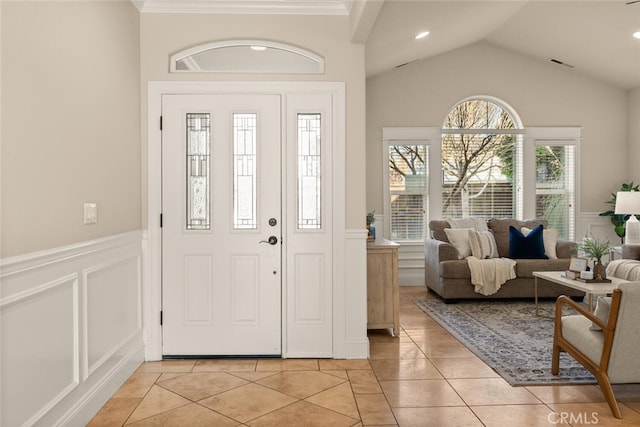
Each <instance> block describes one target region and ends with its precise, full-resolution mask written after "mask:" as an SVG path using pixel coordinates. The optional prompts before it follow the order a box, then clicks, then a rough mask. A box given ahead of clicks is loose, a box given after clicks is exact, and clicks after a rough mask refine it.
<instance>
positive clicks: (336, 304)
mask: <svg viewBox="0 0 640 427" xmlns="http://www.w3.org/2000/svg"><path fill="white" fill-rule="evenodd" d="M345 93H346V91H345V84H344V83H343V82H280V81H272V82H232V81H229V82H205V81H187V82H168V81H152V82H149V84H148V92H147V135H146V141H147V144H146V151H147V153H146V165H143V170H144V171H146V178H147V183H146V189H147V213H146V220H147V224H146V232H145V234H146V236H144V237H145V238H144V239H143V248H142V249H143V258H144V259H145V261H146V262H145V264H146V265H145V267H144V273H143V274H144V276H143V287H142V316H143V337H144V343H145V360H148V361H150V360H161V359H162V327H161V325H160V312H161V310H162V246H161V242H162V232H161V229H160V213H161V210H162V145H161V141H162V132H161V130H160V116H161V115H162V96H163V95H172V94H193V95H197V94H212V95H214V94H277V95H280V96H281V97H282V102H283V108H286V101H287V95H290V94H329V95H331V99H332V110H333V111H332V114H333V117H332V119H333V128H332V129H331V132H332V137H331V140H332V145H333V146H332V148H333V149H332V159H331V162H332V165H331V167H332V176H333V188H332V189H331V198H332V202H333V206H345V204H346V195H345V193H346V174H345V171H346V167H345V166H346V158H345V157H346V153H345V147H346V95H345ZM281 120H282V129H283V130H284V129H286V128H285V126H284V125H285V124H286V115H285V114H283V115H282V117H281ZM284 135H285V134H284V133H283V137H284ZM143 140H144V138H143ZM143 148H144V147H143ZM143 158H144V156H143ZM332 215H333V229H332V240H333V253H332V260H333V277H332V295H333V311H332V313H333V314H332V324H333V357H334V358H343V357H350V356H351V357H352V355H353V352H352V351H351V350H350V348H348V347H350V346H349V345H348V344H349V343H348V342H347V341H349V339H348V337H347V336H346V335H347V331H346V322H347V319H346V317H347V315H346V307H345V305H346V301H345V299H346V298H345V292H346V286H345V284H346V275H347V265H346V246H347V234H346V224H345V221H346V212H345V211H344V210H343V209H335V210H334V212H333V213H332ZM282 286H283V292H282V293H283V297H284V295H286V292H285V290H286V287H287V281H286V278H285V277H283V283H282ZM365 308H366V301H365ZM282 316H283V319H285V318H286V316H287V313H286V301H283V304H282ZM365 322H366V319H365ZM285 326H286V322H285V321H283V322H282V333H281V335H282V337H283V346H282V357H283V358H285V357H287V348H286V345H285V343H286V339H285V338H286V330H285ZM365 333H366V331H365ZM356 344H357V345H358V347H359V351H356V353H364V357H366V356H367V355H368V342H366V340H365V341H362V340H361V339H360V340H358V342H356ZM365 346H366V349H365Z"/></svg>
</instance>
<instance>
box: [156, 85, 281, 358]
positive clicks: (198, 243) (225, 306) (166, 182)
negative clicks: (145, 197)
mask: <svg viewBox="0 0 640 427" xmlns="http://www.w3.org/2000/svg"><path fill="white" fill-rule="evenodd" d="M162 117H163V132H162V317H163V328H162V339H163V344H162V346H163V350H162V352H163V355H165V356H171V355H175V356H185V355H194V356H198V355H280V354H281V353H282V333H281V331H282V327H281V301H282V299H281V298H282V295H281V287H282V276H283V272H282V270H281V267H282V245H281V239H282V231H281V230H282V229H281V226H282V212H281V206H282V202H281V200H282V196H281V187H282V184H281V127H282V121H281V97H280V96H279V95H249V94H246V95H231V94H224V95H163V96H162Z"/></svg>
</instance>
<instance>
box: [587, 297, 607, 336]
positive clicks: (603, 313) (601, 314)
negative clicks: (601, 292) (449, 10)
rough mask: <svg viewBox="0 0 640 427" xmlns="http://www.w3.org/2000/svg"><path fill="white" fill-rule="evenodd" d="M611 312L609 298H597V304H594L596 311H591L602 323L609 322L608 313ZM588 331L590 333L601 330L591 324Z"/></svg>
mask: <svg viewBox="0 0 640 427" xmlns="http://www.w3.org/2000/svg"><path fill="white" fill-rule="evenodd" d="M610 311H611V297H598V302H597V303H596V309H595V310H594V311H593V314H595V315H596V317H598V318H599V319H600V320H602V321H603V322H604V323H607V322H608V321H609V312H610ZM589 329H591V330H592V331H601V330H602V328H601V327H600V326H598V325H596V324H595V323H591V326H589Z"/></svg>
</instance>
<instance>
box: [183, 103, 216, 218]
mask: <svg viewBox="0 0 640 427" xmlns="http://www.w3.org/2000/svg"><path fill="white" fill-rule="evenodd" d="M186 120H187V129H186V131H187V138H186V139H187V159H186V161H187V168H186V182H187V206H186V208H187V209H186V211H187V222H186V224H187V230H209V229H211V219H210V218H211V214H210V209H211V206H210V203H211V202H210V200H211V176H210V162H211V158H210V157H211V115H210V114H209V113H187V116H186Z"/></svg>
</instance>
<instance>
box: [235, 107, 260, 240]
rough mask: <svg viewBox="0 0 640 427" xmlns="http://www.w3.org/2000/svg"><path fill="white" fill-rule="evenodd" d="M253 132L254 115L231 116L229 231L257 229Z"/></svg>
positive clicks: (254, 136) (254, 139) (254, 126)
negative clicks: (230, 209)
mask: <svg viewBox="0 0 640 427" xmlns="http://www.w3.org/2000/svg"><path fill="white" fill-rule="evenodd" d="M256 130H257V114H255V113H249V114H247V113H234V114H233V228H234V229H236V230H255V229H256V228H258V221H257V217H258V214H257V191H256ZM267 197H268V196H267Z"/></svg>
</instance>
